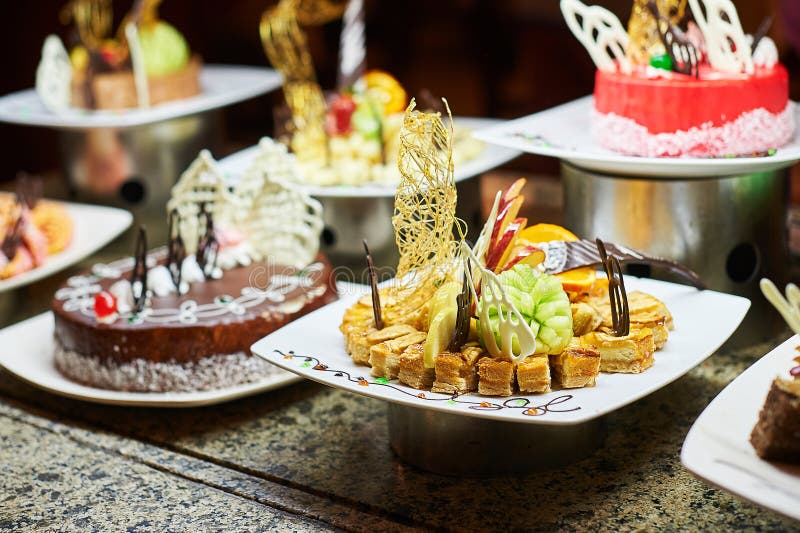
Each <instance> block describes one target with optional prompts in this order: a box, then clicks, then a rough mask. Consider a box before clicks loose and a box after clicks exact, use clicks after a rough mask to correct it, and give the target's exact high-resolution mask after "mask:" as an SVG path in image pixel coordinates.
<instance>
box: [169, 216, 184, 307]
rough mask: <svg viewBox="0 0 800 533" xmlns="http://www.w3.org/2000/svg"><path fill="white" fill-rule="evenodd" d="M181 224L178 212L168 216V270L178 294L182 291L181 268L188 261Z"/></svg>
mask: <svg viewBox="0 0 800 533" xmlns="http://www.w3.org/2000/svg"><path fill="white" fill-rule="evenodd" d="M179 223H180V215H179V214H178V210H177V209H173V210H172V211H170V212H169V216H168V227H169V229H168V230H167V235H168V238H169V242H168V243H167V270H169V275H170V278H171V279H172V283H173V284H174V285H175V290H176V291H178V293H180V291H181V267H182V266H183V260H184V259H186V246H185V245H184V243H183V237H181V232H180V230H179V228H178V225H179Z"/></svg>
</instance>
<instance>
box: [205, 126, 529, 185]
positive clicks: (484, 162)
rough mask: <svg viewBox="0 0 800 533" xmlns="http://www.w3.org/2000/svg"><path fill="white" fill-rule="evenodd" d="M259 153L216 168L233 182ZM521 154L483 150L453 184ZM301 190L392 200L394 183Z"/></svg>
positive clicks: (248, 151)
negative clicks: (390, 198) (388, 198)
mask: <svg viewBox="0 0 800 533" xmlns="http://www.w3.org/2000/svg"><path fill="white" fill-rule="evenodd" d="M453 122H454V124H455V125H456V126H457V127H461V128H469V129H477V128H486V127H489V126H491V125H493V124H498V123H500V122H501V121H500V120H498V119H494V118H479V117H453ZM257 153H258V146H251V147H250V148H245V149H244V150H241V151H239V152H236V153H235V154H231V155H229V156H228V157H226V158H224V159H221V160H220V161H219V167H220V169H222V171H223V172H224V173H225V174H226V175H227V176H228V177H230V178H232V179H236V178H237V177H238V176H240V175H241V174H242V173H243V172H244V171H245V170H246V169H247V167H248V166H249V165H250V163H251V162H252V161H253V158H254V157H255V155H256V154H257ZM521 153H522V152H520V151H519V150H514V149H511V148H504V147H502V146H496V145H493V144H487V145H486V146H484V148H483V151H482V152H481V154H480V155H479V156H478V157H476V158H475V159H471V160H469V161H465V162H463V163H459V164H458V165H456V167H455V180H456V182H459V181H461V180H465V179H468V178H471V177H473V176H477V175H478V174H482V173H484V172H486V171H488V170H491V169H493V168H495V167H499V166H500V165H502V164H504V163H507V162H508V161H511V160H512V159H514V158H515V157H517V156H518V155H520V154H521ZM302 187H303V190H304V191H305V192H306V193H307V194H309V195H311V196H315V197H317V198H376V197H391V196H394V193H395V191H396V190H397V183H366V184H364V185H330V186H320V185H302Z"/></svg>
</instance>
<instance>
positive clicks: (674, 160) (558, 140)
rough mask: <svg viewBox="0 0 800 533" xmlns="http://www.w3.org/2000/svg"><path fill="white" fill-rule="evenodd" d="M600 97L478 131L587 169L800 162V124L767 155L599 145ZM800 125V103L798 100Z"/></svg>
mask: <svg viewBox="0 0 800 533" xmlns="http://www.w3.org/2000/svg"><path fill="white" fill-rule="evenodd" d="M593 109H594V99H593V98H592V97H591V96H585V97H583V98H579V99H578V100H573V101H572V102H569V103H567V104H563V105H560V106H558V107H554V108H552V109H548V110H546V111H542V112H540V113H536V114H533V115H529V116H527V117H522V118H519V119H516V120H511V121H508V122H503V123H502V124H498V125H495V126H491V127H488V128H485V129H482V130H478V131H475V132H474V133H473V135H474V136H475V137H476V138H477V139H480V140H482V141H485V142H487V143H491V144H497V145H500V146H505V147H508V148H514V149H516V150H522V151H523V152H530V153H532V154H538V155H545V156H551V157H557V158H559V159H563V160H565V161H568V162H570V163H573V164H575V165H577V166H579V167H582V168H584V169H587V170H594V171H596V172H605V173H609V174H621V175H632V176H647V177H653V178H703V177H709V176H730V175H738V174H749V173H753V172H768V171H771V170H776V169H779V168H783V167H788V166H790V165H792V164H794V163H796V162H797V161H800V128H798V131H796V132H795V136H794V139H793V140H792V141H791V142H790V143H789V144H787V145H786V146H783V147H781V148H779V149H778V150H777V151H776V152H775V154H774V155H771V156H766V157H735V158H713V159H712V158H694V157H634V156H627V155H622V154H618V153H616V152H612V151H610V150H606V149H604V148H601V147H600V146H598V145H597V144H596V143H595V142H594V140H593V139H592V111H593ZM794 111H795V116H796V120H795V122H796V123H797V124H798V126H800V105H797V104H795V105H794Z"/></svg>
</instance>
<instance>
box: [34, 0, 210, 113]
mask: <svg viewBox="0 0 800 533" xmlns="http://www.w3.org/2000/svg"><path fill="white" fill-rule="evenodd" d="M160 3H161V1H160V0H137V1H136V2H135V3H134V5H133V8H132V9H131V11H130V13H128V14H127V15H125V17H124V18H123V20H122V23H121V24H120V27H119V29H118V30H117V34H116V35H115V36H112V34H111V32H112V28H111V25H112V21H113V12H112V6H111V0H73V1H71V2H70V3H69V4H67V5H66V6H65V7H64V10H63V11H62V18H64V19H67V20H70V21H72V22H73V23H74V25H75V26H74V29H75V31H74V36H75V37H74V38H75V44H74V46H71V48H70V50H69V53H67V51H66V49H65V47H64V45H63V43H62V42H61V39H59V38H58V37H57V36H56V35H50V36H48V37H47V39H46V40H45V44H44V47H43V50H42V61H41V62H40V64H39V68H38V70H37V72H36V90H37V91H38V93H39V96H40V97H41V99H42V102H43V103H44V104H45V106H47V107H48V108H49V109H51V110H52V111H55V112H58V111H63V110H64V109H67V108H69V107H78V108H85V109H100V110H121V109H128V108H135V107H149V106H151V105H157V104H160V103H164V102H170V101H173V100H180V99H183V98H188V97H191V96H195V95H197V94H199V93H200V90H201V89H200V69H201V64H202V61H201V60H200V58H199V56H196V55H192V54H191V53H190V52H189V45H188V44H187V43H186V39H185V38H184V37H183V35H181V33H180V32H179V31H178V30H177V29H175V27H174V26H172V25H171V24H169V23H168V22H165V21H163V20H160V19H159V17H158V5H159V4H160Z"/></svg>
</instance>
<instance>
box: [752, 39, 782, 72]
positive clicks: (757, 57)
mask: <svg viewBox="0 0 800 533" xmlns="http://www.w3.org/2000/svg"><path fill="white" fill-rule="evenodd" d="M777 62H778V47H777V46H775V41H773V40H772V39H770V38H769V37H767V36H766V35H765V36H764V37H762V38H761V40H760V41H758V44H757V45H756V49H755V50H754V51H753V64H754V65H756V66H757V67H764V68H772V67H774V66H775V64H776V63H777Z"/></svg>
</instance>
